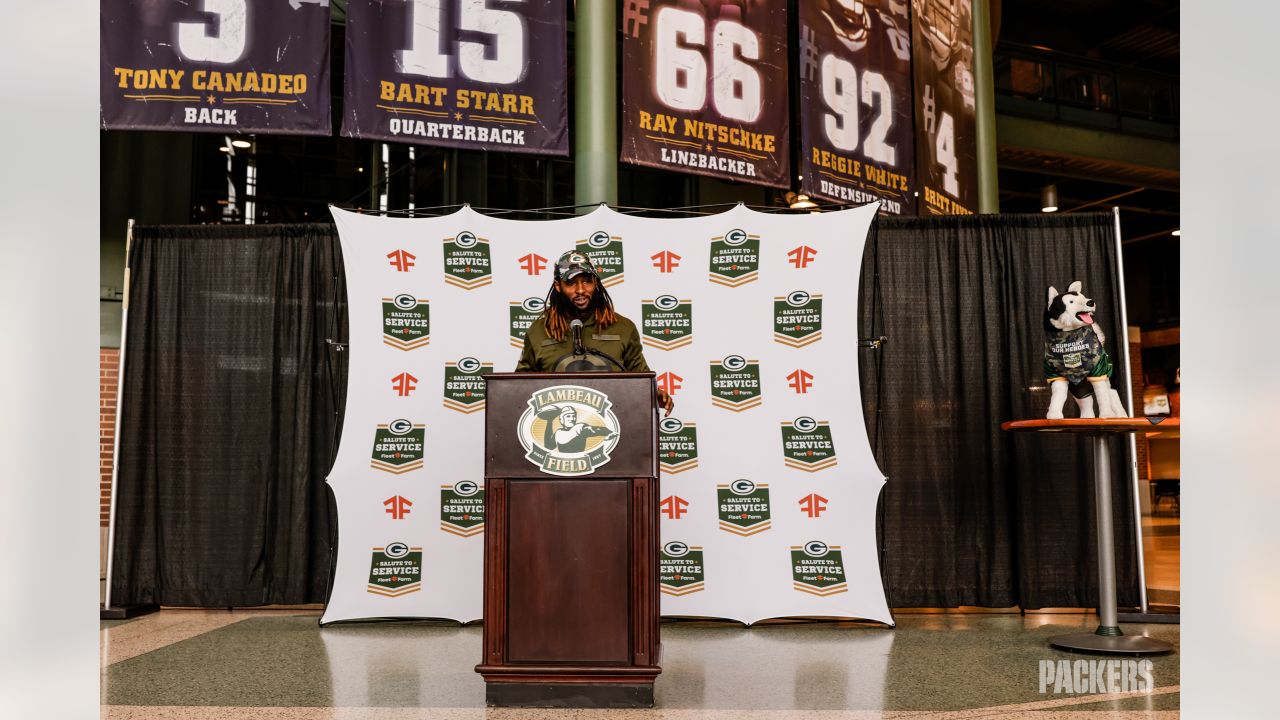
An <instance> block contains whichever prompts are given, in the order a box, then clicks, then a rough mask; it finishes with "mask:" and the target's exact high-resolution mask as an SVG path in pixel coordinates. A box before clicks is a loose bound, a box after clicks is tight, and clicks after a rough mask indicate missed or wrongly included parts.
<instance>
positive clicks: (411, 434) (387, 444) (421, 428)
mask: <svg viewBox="0 0 1280 720" xmlns="http://www.w3.org/2000/svg"><path fill="white" fill-rule="evenodd" d="M426 440H427V426H426V425H414V424H413V423H411V422H409V421H408V420H392V421H391V422H389V423H387V424H386V425H379V426H378V429H377V430H376V431H374V433H373V460H371V461H370V462H369V465H370V467H372V468H373V469H374V470H381V471H383V472H389V473H391V474H393V475H400V474H403V473H407V472H409V471H410V470H419V469H421V468H422V449H423V445H425V444H426Z"/></svg>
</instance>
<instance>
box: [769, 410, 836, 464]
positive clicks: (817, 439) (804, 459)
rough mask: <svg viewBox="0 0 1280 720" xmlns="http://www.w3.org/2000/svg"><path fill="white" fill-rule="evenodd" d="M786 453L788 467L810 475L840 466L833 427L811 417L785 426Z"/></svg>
mask: <svg viewBox="0 0 1280 720" xmlns="http://www.w3.org/2000/svg"><path fill="white" fill-rule="evenodd" d="M782 454H783V456H784V457H785V461H786V463H787V467H789V468H795V469H796V470H804V471H806V472H817V471H819V470H826V469H827V468H829V467H835V465H836V446H835V443H833V442H832V441H831V426H830V424H828V423H827V422H826V421H823V422H818V421H817V420H814V419H813V418H811V417H803V416H801V417H798V418H796V419H795V420H792V421H791V422H784V423H782Z"/></svg>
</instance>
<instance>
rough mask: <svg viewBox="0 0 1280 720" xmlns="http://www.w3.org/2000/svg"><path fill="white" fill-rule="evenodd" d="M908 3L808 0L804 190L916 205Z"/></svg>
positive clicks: (899, 207) (889, 208)
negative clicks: (810, 0) (914, 194)
mask: <svg viewBox="0 0 1280 720" xmlns="http://www.w3.org/2000/svg"><path fill="white" fill-rule="evenodd" d="M907 1H908V0H881V1H880V2H878V3H877V2H866V3H847V2H841V0H815V1H814V2H803V3H800V148H801V155H802V156H803V159H802V161H801V164H800V167H801V175H803V176H804V179H803V180H802V181H801V184H800V187H801V190H802V191H803V192H805V193H807V194H809V195H811V196H815V197H820V198H824V199H826V200H834V201H836V202H844V203H864V202H873V201H876V200H880V201H881V210H882V212H886V213H891V214H893V215H903V214H912V213H914V212H915V197H914V196H913V194H912V193H913V192H914V190H915V188H914V185H915V183H914V182H913V178H914V176H915V168H914V163H915V153H914V147H913V143H914V137H913V130H912V125H911V112H912V104H911V97H912V96H911V25H910V19H909V17H908V13H907V8H908V5H907Z"/></svg>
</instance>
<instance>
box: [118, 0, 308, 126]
mask: <svg viewBox="0 0 1280 720" xmlns="http://www.w3.org/2000/svg"><path fill="white" fill-rule="evenodd" d="M101 23H102V34H101V41H102V48H101V57H102V62H101V70H100V72H101V87H100V96H101V113H102V127H104V128H106V129H108V130H182V131H189V132H218V133H226V134H236V133H290V134H296V135H328V134H329V133H330V130H331V127H330V123H331V120H330V116H329V2H328V0H190V2H155V1H154V0H102V10H101Z"/></svg>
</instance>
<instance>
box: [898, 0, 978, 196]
mask: <svg viewBox="0 0 1280 720" xmlns="http://www.w3.org/2000/svg"><path fill="white" fill-rule="evenodd" d="M911 7H912V19H911V26H912V39H911V42H912V46H913V47H914V48H915V88H916V177H917V182H918V184H919V193H920V197H919V212H920V213H921V214H928V215H971V214H973V212H974V211H975V210H976V209H977V207H978V147H977V117H976V115H975V114H974V105H973V19H972V18H973V15H972V12H973V5H972V2H971V0H912V3H911Z"/></svg>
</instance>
